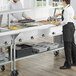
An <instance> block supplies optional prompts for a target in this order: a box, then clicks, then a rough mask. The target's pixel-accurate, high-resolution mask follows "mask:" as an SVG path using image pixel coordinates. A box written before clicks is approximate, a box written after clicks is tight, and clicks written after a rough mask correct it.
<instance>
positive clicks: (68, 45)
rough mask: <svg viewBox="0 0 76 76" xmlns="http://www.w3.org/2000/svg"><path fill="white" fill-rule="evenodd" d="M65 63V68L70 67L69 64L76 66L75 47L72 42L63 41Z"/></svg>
mask: <svg viewBox="0 0 76 76" xmlns="http://www.w3.org/2000/svg"><path fill="white" fill-rule="evenodd" d="M64 51H65V63H64V65H65V66H67V67H71V63H73V64H76V45H75V43H74V42H67V41H64Z"/></svg>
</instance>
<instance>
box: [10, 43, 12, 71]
mask: <svg viewBox="0 0 76 76" xmlns="http://www.w3.org/2000/svg"><path fill="white" fill-rule="evenodd" d="M12 48H13V45H12V44H11V47H10V59H11V64H10V67H11V72H12V71H13V62H12V61H13V60H12Z"/></svg>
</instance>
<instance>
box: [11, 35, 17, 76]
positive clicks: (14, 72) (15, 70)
mask: <svg viewBox="0 0 76 76" xmlns="http://www.w3.org/2000/svg"><path fill="white" fill-rule="evenodd" d="M16 36H17V35H16ZM16 36H12V37H13V47H14V53H13V71H12V73H11V76H18V71H17V69H16V44H15V38H16Z"/></svg>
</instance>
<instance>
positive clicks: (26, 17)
mask: <svg viewBox="0 0 76 76" xmlns="http://www.w3.org/2000/svg"><path fill="white" fill-rule="evenodd" d="M22 16H23V17H24V18H25V19H31V18H30V17H28V16H27V15H26V13H25V12H23V13H22Z"/></svg>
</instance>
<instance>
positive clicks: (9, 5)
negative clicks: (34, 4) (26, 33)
mask: <svg viewBox="0 0 76 76" xmlns="http://www.w3.org/2000/svg"><path fill="white" fill-rule="evenodd" d="M7 10H8V11H10V10H11V3H8V5H7ZM10 21H14V22H18V20H17V19H16V18H15V17H14V16H13V15H12V14H10Z"/></svg>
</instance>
